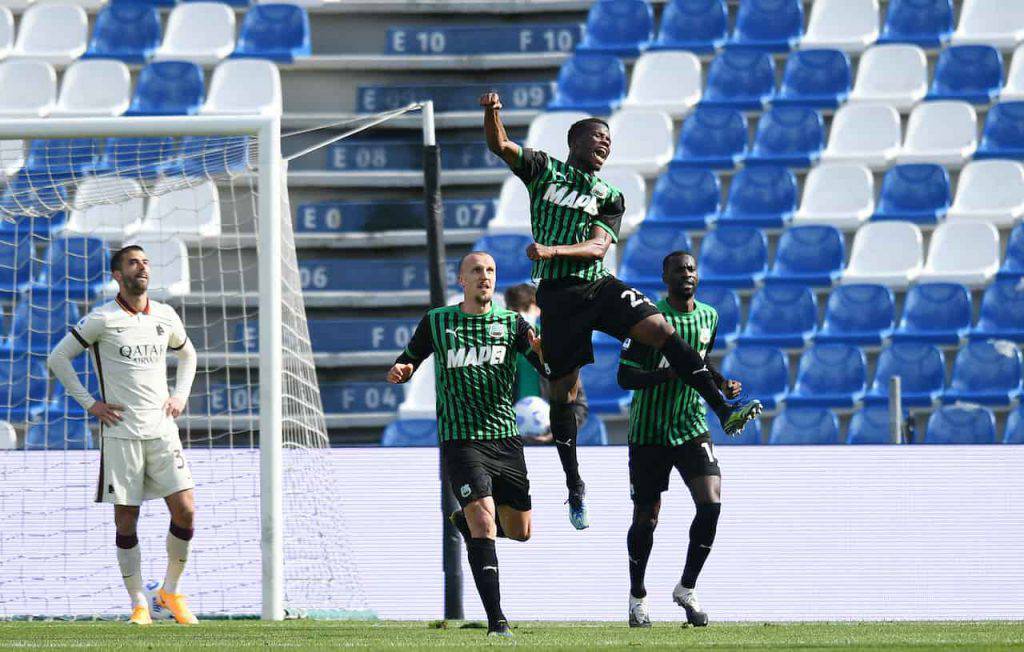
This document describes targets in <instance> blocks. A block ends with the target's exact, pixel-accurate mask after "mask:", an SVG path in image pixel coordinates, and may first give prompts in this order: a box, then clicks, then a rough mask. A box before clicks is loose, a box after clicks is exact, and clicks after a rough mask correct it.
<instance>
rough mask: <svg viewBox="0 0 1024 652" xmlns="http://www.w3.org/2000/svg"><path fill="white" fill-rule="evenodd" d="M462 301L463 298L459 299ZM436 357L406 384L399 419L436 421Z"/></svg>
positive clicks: (417, 371) (420, 368) (428, 361)
mask: <svg viewBox="0 0 1024 652" xmlns="http://www.w3.org/2000/svg"><path fill="white" fill-rule="evenodd" d="M458 300H459V301H461V300H462V297H458ZM434 357H435V356H430V357H429V358H427V359H426V360H424V361H423V362H421V363H420V366H419V368H418V369H417V370H416V373H414V374H413V375H412V378H411V379H409V382H408V383H406V384H405V398H404V399H402V402H401V404H400V405H399V406H398V418H399V419H436V418H437V395H436V392H437V386H436V385H435V384H434Z"/></svg>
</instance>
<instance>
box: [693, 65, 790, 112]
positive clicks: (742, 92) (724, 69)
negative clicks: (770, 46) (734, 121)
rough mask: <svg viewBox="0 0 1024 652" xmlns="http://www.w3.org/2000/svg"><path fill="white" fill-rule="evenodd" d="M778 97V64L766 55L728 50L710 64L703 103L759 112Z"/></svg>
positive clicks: (704, 104)
mask: <svg viewBox="0 0 1024 652" xmlns="http://www.w3.org/2000/svg"><path fill="white" fill-rule="evenodd" d="M774 94H775V63H774V62H772V57H771V55H770V54H768V53H767V52H744V51H742V50H726V51H724V52H721V53H720V54H719V55H718V56H716V57H715V58H714V60H713V61H712V62H711V66H710V67H709V68H708V73H707V84H706V85H705V87H704V96H703V97H702V98H701V101H700V103H701V104H702V105H703V106H717V107H725V108H728V109H742V110H744V111H760V110H761V109H763V108H764V107H765V105H766V104H767V103H768V102H769V101H770V100H771V99H772V96H773V95H774Z"/></svg>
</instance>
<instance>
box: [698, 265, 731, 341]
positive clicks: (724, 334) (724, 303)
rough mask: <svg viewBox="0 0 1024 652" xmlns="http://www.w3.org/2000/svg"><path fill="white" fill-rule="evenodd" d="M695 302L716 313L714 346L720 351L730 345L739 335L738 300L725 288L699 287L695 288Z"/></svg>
mask: <svg viewBox="0 0 1024 652" xmlns="http://www.w3.org/2000/svg"><path fill="white" fill-rule="evenodd" d="M698 271H699V270H698ZM697 300H698V301H701V302H703V303H706V304H708V305H709V306H711V307H712V308H714V309H715V310H716V311H717V312H718V335H717V337H716V339H715V346H716V347H717V348H719V349H722V348H725V346H726V345H729V344H732V342H733V340H735V339H736V337H737V336H738V335H739V334H740V298H739V297H738V296H737V295H736V293H735V292H734V291H732V290H730V289H729V288H727V287H716V286H714V285H700V286H698V288H697Z"/></svg>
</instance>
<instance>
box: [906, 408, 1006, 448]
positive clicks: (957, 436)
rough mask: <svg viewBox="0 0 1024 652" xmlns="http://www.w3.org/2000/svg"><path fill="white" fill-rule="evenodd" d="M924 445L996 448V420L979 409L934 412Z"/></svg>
mask: <svg viewBox="0 0 1024 652" xmlns="http://www.w3.org/2000/svg"><path fill="white" fill-rule="evenodd" d="M921 443H924V444H994V443H996V419H995V415H993V414H992V411H991V410H989V409H988V408H986V407H982V406H980V405H975V406H955V407H954V406H948V405H947V406H943V407H941V408H939V409H938V410H936V411H935V412H932V415H931V416H930V417H929V418H928V428H927V429H926V430H925V433H924V441H923V442H921Z"/></svg>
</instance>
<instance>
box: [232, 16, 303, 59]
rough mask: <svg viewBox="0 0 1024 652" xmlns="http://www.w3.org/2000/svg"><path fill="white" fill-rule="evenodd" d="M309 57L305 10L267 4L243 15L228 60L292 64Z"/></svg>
mask: <svg viewBox="0 0 1024 652" xmlns="http://www.w3.org/2000/svg"><path fill="white" fill-rule="evenodd" d="M311 54H312V47H311V41H310V31H309V15H308V14H307V13H306V10H305V9H303V8H302V7H298V6H296V5H291V4H266V5H255V6H253V7H251V8H250V9H249V11H247V12H246V14H245V19H244V20H243V21H242V30H241V33H240V34H239V35H238V44H237V46H236V47H235V51H234V53H233V54H232V55H231V56H233V57H239V58H242V57H245V58H256V59H270V60H272V61H281V62H291V61H293V60H295V59H296V58H301V57H308V56H310V55H311Z"/></svg>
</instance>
